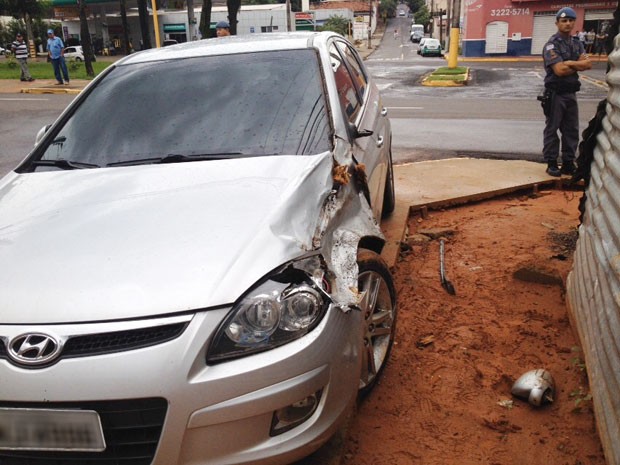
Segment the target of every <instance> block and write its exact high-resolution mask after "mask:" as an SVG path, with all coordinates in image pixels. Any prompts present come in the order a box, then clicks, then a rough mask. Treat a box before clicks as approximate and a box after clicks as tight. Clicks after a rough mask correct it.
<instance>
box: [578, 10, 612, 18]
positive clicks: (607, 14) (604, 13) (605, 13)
mask: <svg viewBox="0 0 620 465" xmlns="http://www.w3.org/2000/svg"><path fill="white" fill-rule="evenodd" d="M604 19H609V20H613V19H614V10H589V11H586V16H585V20H586V21H596V20H604Z"/></svg>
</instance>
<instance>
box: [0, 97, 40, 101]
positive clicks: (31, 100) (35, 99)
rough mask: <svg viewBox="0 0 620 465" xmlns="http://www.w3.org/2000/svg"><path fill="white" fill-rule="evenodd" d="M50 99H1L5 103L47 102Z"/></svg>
mask: <svg viewBox="0 0 620 465" xmlns="http://www.w3.org/2000/svg"><path fill="white" fill-rule="evenodd" d="M48 100H49V99H48V98H0V101H3V102H32V101H36V102H47V101H48Z"/></svg>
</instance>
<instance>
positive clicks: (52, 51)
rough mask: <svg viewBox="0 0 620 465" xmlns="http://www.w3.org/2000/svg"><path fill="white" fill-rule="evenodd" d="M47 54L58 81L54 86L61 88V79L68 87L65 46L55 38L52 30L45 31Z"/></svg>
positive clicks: (60, 40)
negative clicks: (63, 79)
mask: <svg viewBox="0 0 620 465" xmlns="http://www.w3.org/2000/svg"><path fill="white" fill-rule="evenodd" d="M47 54H48V56H49V57H50V60H52V67H53V68H54V76H55V77H56V80H57V81H58V82H57V83H56V85H57V86H61V85H62V84H63V81H62V78H63V77H64V78H65V82H64V83H65V84H66V85H69V70H68V69H67V63H66V62H65V44H64V43H63V41H62V39H61V38H60V37H56V35H54V30H53V29H48V30H47ZM61 72H62V75H61Z"/></svg>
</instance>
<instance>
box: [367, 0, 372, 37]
mask: <svg viewBox="0 0 620 465" xmlns="http://www.w3.org/2000/svg"><path fill="white" fill-rule="evenodd" d="M371 36H372V0H368V49H371V48H372V42H371V40H370V37H371Z"/></svg>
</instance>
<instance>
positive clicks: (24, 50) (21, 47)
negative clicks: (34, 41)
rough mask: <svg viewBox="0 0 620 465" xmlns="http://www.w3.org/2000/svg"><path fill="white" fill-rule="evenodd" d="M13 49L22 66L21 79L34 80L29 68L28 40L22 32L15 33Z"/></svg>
mask: <svg viewBox="0 0 620 465" xmlns="http://www.w3.org/2000/svg"><path fill="white" fill-rule="evenodd" d="M11 50H12V51H13V53H14V54H15V58H16V59H17V61H18V62H19V66H20V67H21V75H20V77H19V80H20V81H28V82H32V81H34V79H33V78H32V76H31V75H30V71H29V70H28V45H26V41H25V40H24V37H23V36H22V35H21V33H20V32H18V33H17V34H16V35H15V42H13V43H12V44H11Z"/></svg>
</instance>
